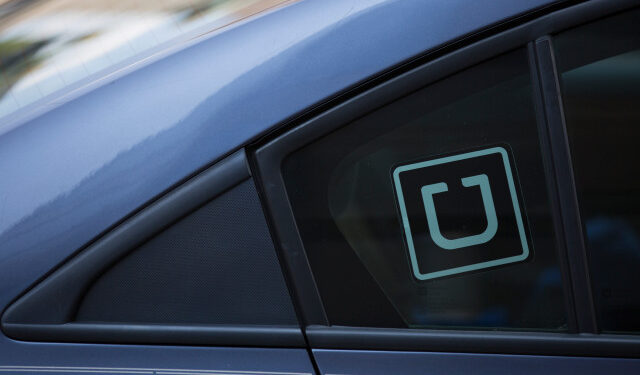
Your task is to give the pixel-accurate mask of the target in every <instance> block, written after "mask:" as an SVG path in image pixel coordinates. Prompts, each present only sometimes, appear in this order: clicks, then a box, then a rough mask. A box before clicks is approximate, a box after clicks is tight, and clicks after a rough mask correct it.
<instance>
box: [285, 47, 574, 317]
mask: <svg viewBox="0 0 640 375" xmlns="http://www.w3.org/2000/svg"><path fill="white" fill-rule="evenodd" d="M283 175H284V179H285V185H286V188H287V192H288V194H289V198H290V201H291V204H292V207H293V211H294V214H295V217H296V220H297V224H298V229H299V231H300V234H301V237H302V241H303V243H304V246H305V250H306V251H307V254H308V257H309V260H310V263H311V267H312V269H313V272H314V276H315V278H316V281H317V285H318V288H319V291H320V294H321V297H322V299H323V302H324V304H325V308H326V310H327V314H328V317H329V320H330V322H331V324H335V325H351V326H379V327H442V326H453V327H499V328H506V329H509V328H512V329H522V328H527V329H544V330H564V329H565V328H566V317H565V310H564V301H563V293H562V282H561V272H560V269H559V266H558V254H557V250H556V244H555V236H554V231H553V225H552V220H551V216H550V208H549V202H548V196H547V185H546V182H545V173H544V170H543V163H542V156H541V152H540V143H539V140H538V128H537V124H536V118H535V113H534V107H533V98H532V93H531V83H530V76H529V70H528V66H527V54H526V51H524V50H517V51H514V52H511V53H508V54H506V55H503V56H501V57H498V58H496V59H493V60H490V61H487V62H484V63H482V64H479V65H477V66H475V67H473V68H470V69H468V70H465V71H463V72H461V73H459V74H456V75H453V76H450V77H449V78H446V79H444V80H441V81H439V82H437V83H435V84H432V85H430V86H429V87H427V88H425V89H422V90H420V91H417V92H415V93H413V94H411V95H409V96H406V97H404V98H402V99H400V100H398V101H396V102H394V103H392V104H389V105H387V106H385V107H383V108H380V109H378V110H376V111H375V112H372V113H370V114H368V115H366V116H364V117H362V118H361V119H359V120H357V121H355V122H353V123H351V124H348V125H347V126H345V127H342V128H341V129H339V130H338V131H335V132H333V133H331V134H329V135H327V136H325V137H323V138H321V139H319V140H317V141H315V142H313V143H312V144H309V145H307V146H305V147H304V148H302V149H300V150H298V151H296V152H294V153H292V154H291V155H290V156H289V157H288V158H286V159H285V162H284V164H283Z"/></svg>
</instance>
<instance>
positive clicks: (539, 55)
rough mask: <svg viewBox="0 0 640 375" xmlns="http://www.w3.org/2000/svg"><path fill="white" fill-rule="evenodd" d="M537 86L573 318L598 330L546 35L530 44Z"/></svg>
mask: <svg viewBox="0 0 640 375" xmlns="http://www.w3.org/2000/svg"><path fill="white" fill-rule="evenodd" d="M532 49H533V54H534V55H535V63H536V64H535V66H536V68H537V71H538V78H539V82H538V85H539V89H540V94H541V99H542V101H543V102H544V111H545V117H546V124H547V131H548V134H549V141H550V151H551V155H550V156H551V158H552V160H553V162H552V164H553V168H554V169H555V174H554V175H555V183H556V187H555V191H556V194H557V195H556V196H555V197H554V198H555V200H556V202H557V204H558V205H559V206H560V215H561V217H560V220H558V221H559V222H560V223H561V225H562V231H561V233H563V234H564V236H563V237H564V241H565V246H563V248H565V249H566V252H567V257H566V259H567V261H568V266H569V274H570V275H571V277H570V278H569V279H570V280H571V284H572V285H571V291H572V293H571V294H572V296H573V305H574V306H575V318H576V324H577V329H578V331H579V332H588V333H598V328H597V322H596V314H595V305H594V302H593V294H592V290H591V280H590V277H589V268H588V267H589V265H588V263H587V251H586V246H585V243H584V235H583V233H582V221H581V219H580V209H579V207H578V198H577V190H576V186H575V179H574V174H573V166H572V163H571V154H570V150H569V139H568V135H567V128H566V124H565V119H564V110H563V105H562V95H561V92H560V82H559V78H558V72H557V70H556V63H555V57H554V52H553V46H552V40H551V37H549V36H543V37H541V38H538V39H537V40H536V41H535V42H534V43H533V48H532Z"/></svg>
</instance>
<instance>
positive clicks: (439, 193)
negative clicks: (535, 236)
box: [393, 147, 529, 280]
mask: <svg viewBox="0 0 640 375" xmlns="http://www.w3.org/2000/svg"><path fill="white" fill-rule="evenodd" d="M393 183H394V185H395V191H396V196H397V202H398V206H399V207H398V208H399V212H400V216H401V220H402V225H403V229H404V235H405V239H406V243H407V248H408V251H409V258H410V260H411V267H412V270H413V274H414V276H415V277H416V278H417V279H418V280H429V279H435V278H438V277H443V276H449V275H455V274H459V273H463V272H469V271H474V270H479V269H483V268H488V267H495V266H499V265H503V264H508V263H513V262H519V261H523V260H525V259H527V258H528V257H529V245H528V243H527V236H526V232H525V223H524V218H523V215H522V209H521V208H520V204H519V202H518V194H517V191H516V185H515V183H514V180H513V173H512V171H511V164H510V161H509V154H508V152H507V150H506V149H504V148H502V147H492V148H488V149H484V150H478V151H473V152H467V153H463V154H457V155H452V156H446V157H441V158H437V159H432V160H426V161H421V162H417V163H411V164H406V165H401V166H398V167H396V168H395V169H394V170H393Z"/></svg>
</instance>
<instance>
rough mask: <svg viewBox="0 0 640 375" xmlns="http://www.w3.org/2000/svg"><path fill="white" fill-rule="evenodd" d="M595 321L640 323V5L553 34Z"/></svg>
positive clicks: (618, 326) (622, 326)
mask: <svg viewBox="0 0 640 375" xmlns="http://www.w3.org/2000/svg"><path fill="white" fill-rule="evenodd" d="M554 44H555V52H556V58H557V63H558V70H559V75H560V78H561V84H562V91H563V100H564V110H565V117H566V124H567V131H568V136H569V142H570V146H571V153H572V159H573V167H574V173H575V181H576V189H577V191H578V199H579V204H580V213H581V216H582V222H583V227H584V233H585V237H586V243H587V248H588V251H589V258H590V271H591V279H592V286H593V291H594V300H595V303H596V311H597V314H598V320H599V326H600V327H601V328H602V330H603V331H609V332H615V331H634V332H638V331H640V289H638V285H640V272H638V270H640V176H639V175H638V173H637V170H638V167H637V164H638V155H639V154H638V146H637V143H638V140H639V139H640V107H639V106H638V103H640V10H634V11H631V12H628V13H625V14H620V15H617V16H614V17H610V18H607V19H604V20H601V21H598V22H594V23H591V24H588V25H584V26H581V27H578V28H576V29H573V30H570V31H567V32H564V33H562V34H560V35H558V36H557V38H556V39H555V40H554Z"/></svg>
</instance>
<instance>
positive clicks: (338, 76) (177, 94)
mask: <svg viewBox="0 0 640 375" xmlns="http://www.w3.org/2000/svg"><path fill="white" fill-rule="evenodd" d="M552 2H553V1H549V0H494V1H492V2H491V3H490V4H489V3H487V2H481V1H473V0H447V1H441V0H414V1H411V0H408V1H395V0H350V1H345V0H303V1H299V2H294V3H292V4H290V5H287V6H285V7H282V8H279V9H276V10H273V11H269V12H267V13H264V14H261V15H259V16H256V17H253V18H251V19H249V20H246V21H244V22H241V23H239V24H235V25H232V26H231V27H228V28H226V29H224V30H221V31H217V32H215V33H212V34H208V35H204V36H202V37H199V38H197V39H196V40H192V41H190V42H189V43H187V44H186V45H182V46H178V47H177V48H175V49H174V50H173V51H170V52H169V53H162V54H158V55H156V56H154V57H152V58H150V59H148V60H146V61H142V62H139V63H137V64H135V65H134V66H131V67H128V68H126V69H122V70H120V71H118V72H116V73H114V74H111V75H109V76H107V77H104V78H103V79H101V80H100V81H98V82H95V83H93V84H91V85H90V86H88V87H85V88H82V89H79V90H75V91H73V92H69V93H66V95H64V96H61V97H58V98H56V99H55V100H54V101H52V102H49V103H45V104H41V105H39V106H37V107H30V108H24V109H23V110H22V111H21V112H19V113H16V114H14V116H13V117H12V118H9V119H5V120H4V122H5V124H4V125H3V126H2V127H1V128H0V132H1V134H0V176H2V183H0V197H1V198H0V243H2V244H3V246H2V249H1V250H0V262H4V264H5V269H6V270H14V271H13V272H7V273H3V274H2V275H0V284H2V285H4V286H5V288H4V290H5V291H7V292H8V293H9V294H10V295H12V296H13V295H15V293H18V292H19V290H22V289H23V288H24V287H25V286H26V285H28V283H29V282H30V280H34V279H35V278H37V277H38V276H39V275H41V274H43V273H45V272H46V271H47V270H49V269H50V268H52V267H53V266H55V264H57V263H58V262H59V261H60V259H62V258H64V257H66V256H68V255H70V254H71V253H73V252H74V251H75V250H77V249H78V248H79V247H81V246H82V245H84V244H85V243H86V242H88V241H90V240H91V239H92V238H95V237H96V236H98V235H99V234H100V233H102V232H103V231H105V230H107V229H108V228H110V227H111V226H113V225H114V224H115V223H117V222H118V221H119V220H120V219H121V218H122V217H124V216H126V215H127V214H128V213H130V212H132V211H134V210H135V209H137V208H139V207H141V206H142V205H144V204H145V202H147V201H149V200H150V199H151V198H153V197H155V196H157V195H158V194H160V193H162V192H163V191H165V190H167V189H168V188H170V187H171V186H173V185H175V184H176V183H178V182H180V181H182V180H184V179H185V178H186V177H188V176H189V175H190V174H192V173H193V172H194V171H197V170H199V169H201V168H203V167H205V166H206V165H208V164H210V163H212V162H214V161H216V160H218V159H220V158H221V157H223V156H225V155H227V154H229V153H230V152H232V151H234V150H236V149H237V148H238V147H241V146H242V145H245V144H246V143H247V142H249V141H251V140H254V139H256V138H257V137H259V136H260V135H263V134H265V133H266V132H268V131H270V130H271V129H273V128H274V127H276V126H277V125H278V124H282V123H283V122H284V121H286V120H288V119H291V118H293V117H294V116H296V115H298V114H301V113H303V111H305V110H306V109H308V108H310V107H313V106H314V105H317V104H319V103H322V102H323V101H325V100H327V99H328V98H331V97H333V96H335V95H336V94H337V93H340V92H343V91H344V90H346V89H348V88H351V87H354V86H355V85H357V84H359V83H362V82H364V81H366V80H368V79H370V78H371V77H375V76H377V75H378V74H380V73H381V72H383V71H386V70H388V69H389V68H390V67H394V66H398V65H399V64H401V63H403V62H406V61H409V60H411V59H412V58H414V57H416V56H419V55H421V54H423V53H425V52H426V51H431V50H434V49H437V48H440V47H442V46H444V45H447V44H448V43H451V42H452V41H455V40H458V39H460V38H462V37H465V36H468V35H470V34H473V33H474V32H477V31H479V30H482V29H485V28H487V27H488V26H491V25H495V24H499V23H501V22H503V21H505V20H508V19H511V18H514V17H516V16H519V15H522V14H525V13H527V12H530V11H532V10H535V9H538V8H541V7H544V6H547V5H549V3H552ZM33 259H37V260H38V261H37V262H34V263H33V262H32V260H33ZM7 262H8V264H7ZM24 262H32V263H31V264H32V265H33V266H31V267H29V269H26V270H25V269H21V268H20V267H18V265H19V264H25V263H24ZM14 266H15V267H14Z"/></svg>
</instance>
